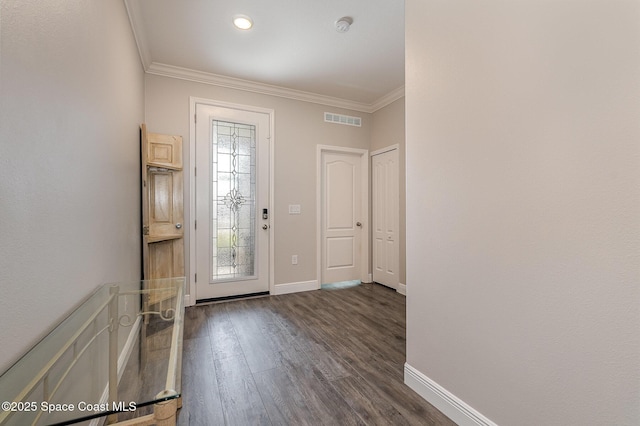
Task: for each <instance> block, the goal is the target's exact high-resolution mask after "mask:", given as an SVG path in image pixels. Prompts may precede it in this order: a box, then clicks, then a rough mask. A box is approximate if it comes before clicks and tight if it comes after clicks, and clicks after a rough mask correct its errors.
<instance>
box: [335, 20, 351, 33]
mask: <svg viewBox="0 0 640 426" xmlns="http://www.w3.org/2000/svg"><path fill="white" fill-rule="evenodd" d="M351 24H353V19H351V18H350V17H348V16H345V17H343V18H340V19H338V20H337V21H336V31H337V32H339V33H346V32H347V31H349V27H351Z"/></svg>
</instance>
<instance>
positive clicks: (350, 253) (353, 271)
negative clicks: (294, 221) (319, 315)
mask: <svg viewBox="0 0 640 426" xmlns="http://www.w3.org/2000/svg"><path fill="white" fill-rule="evenodd" d="M321 155H322V159H321V175H322V177H321V181H322V188H321V191H322V196H321V209H322V210H321V211H322V214H321V216H322V218H321V222H322V224H321V229H322V247H321V250H322V260H321V262H322V267H321V268H322V273H321V281H322V284H327V283H334V282H340V281H351V280H360V279H361V277H362V274H361V272H362V265H361V263H362V262H361V259H362V249H363V246H362V239H363V232H366V231H363V229H366V228H365V227H364V222H365V220H364V215H363V208H362V190H363V188H362V168H361V167H362V166H361V154H358V153H349V152H322V154H321Z"/></svg>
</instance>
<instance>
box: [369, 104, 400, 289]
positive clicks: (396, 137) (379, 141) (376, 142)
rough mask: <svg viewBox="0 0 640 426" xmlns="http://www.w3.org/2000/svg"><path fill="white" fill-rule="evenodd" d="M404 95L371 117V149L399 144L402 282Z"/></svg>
mask: <svg viewBox="0 0 640 426" xmlns="http://www.w3.org/2000/svg"><path fill="white" fill-rule="evenodd" d="M404 115H405V111H404V97H402V98H400V99H398V100H396V101H395V102H392V103H391V104H389V105H387V106H385V107H384V108H381V109H379V110H378V111H376V112H374V113H373V117H372V118H371V151H376V150H378V149H382V148H386V147H388V146H390V145H395V144H398V158H399V159H400V170H399V173H400V180H399V182H400V221H399V222H400V223H399V225H400V238H399V241H398V243H399V245H400V283H401V284H406V282H407V276H406V245H405V235H406V220H405V215H406V210H405V204H406V199H405V191H406V185H405V182H406V180H405V158H404V157H405V155H404V153H405V131H404Z"/></svg>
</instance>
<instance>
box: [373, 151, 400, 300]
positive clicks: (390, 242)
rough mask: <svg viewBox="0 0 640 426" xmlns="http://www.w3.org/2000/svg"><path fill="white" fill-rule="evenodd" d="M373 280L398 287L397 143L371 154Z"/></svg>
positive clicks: (398, 200) (398, 188)
mask: <svg viewBox="0 0 640 426" xmlns="http://www.w3.org/2000/svg"><path fill="white" fill-rule="evenodd" d="M371 178H372V203H371V205H372V234H373V281H375V282H377V283H380V284H384V285H386V286H388V287H391V288H394V289H397V288H398V284H399V274H398V265H399V261H400V247H399V245H398V229H399V214H400V206H399V204H400V196H399V191H400V187H399V164H398V148H397V146H393V147H389V148H386V149H383V150H379V151H375V152H373V153H371Z"/></svg>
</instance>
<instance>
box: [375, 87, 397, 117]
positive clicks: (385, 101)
mask: <svg viewBox="0 0 640 426" xmlns="http://www.w3.org/2000/svg"><path fill="white" fill-rule="evenodd" d="M403 97H404V84H403V85H402V86H400V87H398V88H397V89H395V90H392V91H391V92H389V93H387V94H386V95H384V96H383V97H381V98H380V99H378V100H377V101H375V102H374V103H373V104H371V108H372V111H371V112H376V111H377V110H379V109H382V108H384V107H386V106H387V105H389V104H391V103H393V102H395V101H397V100H398V99H401V98H403Z"/></svg>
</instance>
